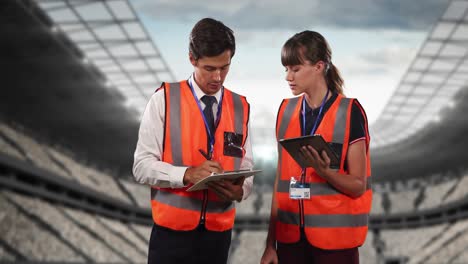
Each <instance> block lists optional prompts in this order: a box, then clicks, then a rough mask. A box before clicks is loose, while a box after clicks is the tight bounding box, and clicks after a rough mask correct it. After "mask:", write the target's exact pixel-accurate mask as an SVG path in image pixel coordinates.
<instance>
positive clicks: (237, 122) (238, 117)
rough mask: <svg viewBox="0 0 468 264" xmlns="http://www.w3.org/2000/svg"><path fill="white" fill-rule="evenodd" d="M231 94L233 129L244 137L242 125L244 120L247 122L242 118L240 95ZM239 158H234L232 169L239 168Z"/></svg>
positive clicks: (242, 108)
mask: <svg viewBox="0 0 468 264" xmlns="http://www.w3.org/2000/svg"><path fill="white" fill-rule="evenodd" d="M231 94H232V101H233V103H234V112H235V116H234V131H235V132H236V133H237V134H242V135H243V136H244V137H245V136H246V135H244V131H243V127H244V126H243V125H244V122H247V120H244V106H243V105H242V98H241V97H240V95H238V94H236V93H233V92H231ZM246 132H247V131H246ZM241 161H242V159H241V158H234V169H235V170H239V169H240V166H241Z"/></svg>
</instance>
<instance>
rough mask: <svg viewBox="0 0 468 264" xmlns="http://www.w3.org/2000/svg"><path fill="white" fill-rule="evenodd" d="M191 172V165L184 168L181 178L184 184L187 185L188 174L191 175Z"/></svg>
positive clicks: (188, 181) (188, 180)
mask: <svg viewBox="0 0 468 264" xmlns="http://www.w3.org/2000/svg"><path fill="white" fill-rule="evenodd" d="M191 172H192V167H188V168H187V169H186V170H185V173H184V178H183V179H182V182H183V183H184V185H187V184H189V183H190V175H191Z"/></svg>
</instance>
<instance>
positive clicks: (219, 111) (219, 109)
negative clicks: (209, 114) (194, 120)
mask: <svg viewBox="0 0 468 264" xmlns="http://www.w3.org/2000/svg"><path fill="white" fill-rule="evenodd" d="M188 84H189V87H190V89H191V90H192V94H193V97H194V98H195V101H196V102H197V105H198V110H200V113H201V116H202V118H203V123H205V128H206V131H207V132H208V140H209V141H210V149H209V150H208V152H210V153H212V152H213V146H214V143H215V138H214V135H212V134H211V131H210V128H209V127H208V122H207V121H206V117H205V114H204V113H203V110H202V108H201V105H200V100H199V99H198V96H197V95H196V93H195V90H194V89H193V86H192V82H191V81H190V80H188ZM223 97H224V86H223V87H221V99H220V100H219V103H218V112H217V113H216V120H215V130H216V127H217V126H218V123H219V120H220V117H221V111H222V103H223ZM205 107H206V106H205Z"/></svg>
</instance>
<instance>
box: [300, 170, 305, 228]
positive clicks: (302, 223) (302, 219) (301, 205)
mask: <svg viewBox="0 0 468 264" xmlns="http://www.w3.org/2000/svg"><path fill="white" fill-rule="evenodd" d="M305 174H306V169H304V170H303V173H302V175H301V184H302V185H303V184H304V183H305ZM299 217H300V225H301V229H302V230H303V229H304V200H303V199H299Z"/></svg>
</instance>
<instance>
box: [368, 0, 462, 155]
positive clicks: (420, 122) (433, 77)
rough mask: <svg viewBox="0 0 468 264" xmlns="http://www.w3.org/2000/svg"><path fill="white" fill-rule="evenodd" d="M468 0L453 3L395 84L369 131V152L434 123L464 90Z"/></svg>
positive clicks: (453, 104)
mask: <svg viewBox="0 0 468 264" xmlns="http://www.w3.org/2000/svg"><path fill="white" fill-rule="evenodd" d="M467 84H468V1H467V0H455V1H452V2H451V3H450V4H449V6H448V8H447V9H446V11H445V13H444V14H443V15H442V16H441V18H440V19H439V20H438V22H437V23H436V24H435V26H434V27H433V28H432V30H431V31H430V32H429V34H428V36H427V38H426V41H425V42H424V43H423V45H422V46H421V48H420V50H419V52H418V54H417V56H416V57H415V58H414V60H413V61H412V63H411V65H410V66H409V68H408V70H407V72H406V73H405V74H404V75H403V77H402V79H401V80H400V83H399V86H398V87H397V89H396V91H395V92H394V94H393V95H392V97H391V98H390V100H389V102H388V103H387V105H386V106H385V108H384V110H383V112H382V114H381V115H380V116H379V118H378V119H377V121H376V122H375V124H374V125H373V126H372V127H371V134H372V136H373V143H372V146H373V148H381V147H384V146H387V145H390V144H393V143H397V142H399V141H402V140H405V139H407V138H409V137H410V136H412V135H414V134H415V133H417V132H418V131H420V129H421V128H423V127H426V126H427V125H428V124H430V123H435V124H437V123H439V122H440V119H441V114H442V113H441V110H443V108H445V107H448V108H455V107H456V102H457V101H456V98H455V96H456V94H457V92H459V91H460V90H461V89H468V87H467Z"/></svg>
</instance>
